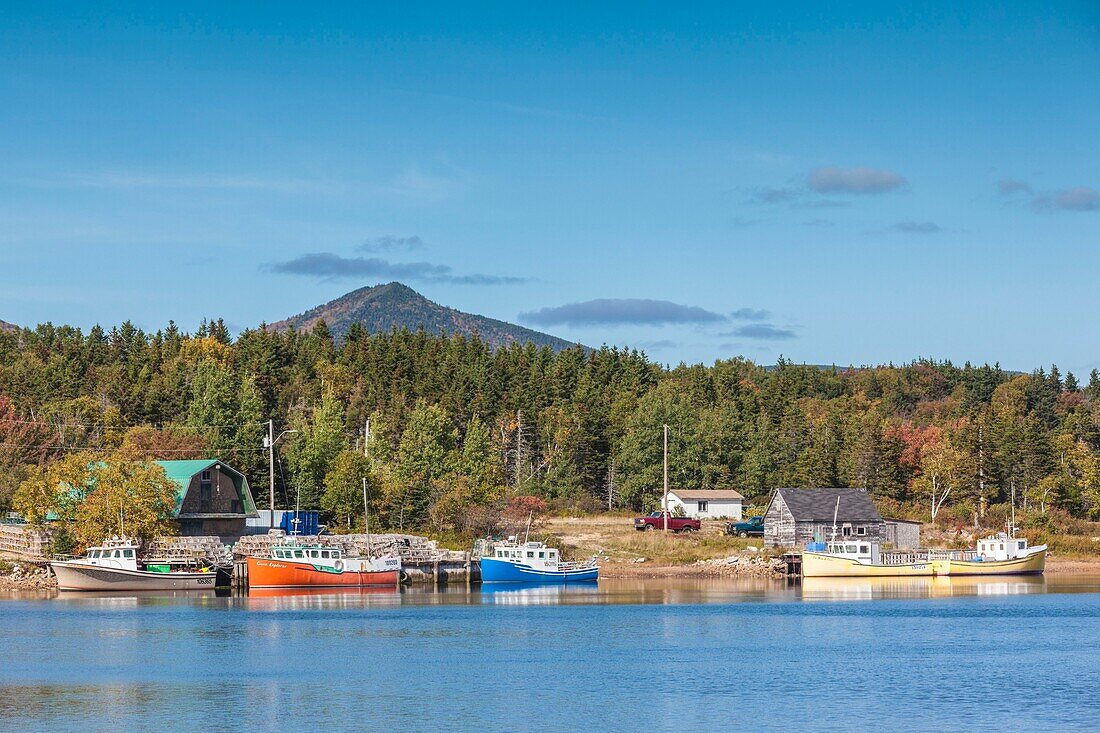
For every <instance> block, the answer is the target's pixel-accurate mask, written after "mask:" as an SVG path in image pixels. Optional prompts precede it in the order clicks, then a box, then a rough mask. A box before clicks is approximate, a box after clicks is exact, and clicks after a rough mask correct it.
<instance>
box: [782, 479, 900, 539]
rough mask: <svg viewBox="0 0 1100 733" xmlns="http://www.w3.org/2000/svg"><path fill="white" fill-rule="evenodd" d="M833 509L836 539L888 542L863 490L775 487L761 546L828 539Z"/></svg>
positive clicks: (830, 532)
mask: <svg viewBox="0 0 1100 733" xmlns="http://www.w3.org/2000/svg"><path fill="white" fill-rule="evenodd" d="M838 498H839V499H840V504H839V508H838V505H837V499H838ZM834 512H835V514H836V536H837V537H838V538H840V537H859V538H861V539H863V538H866V539H870V540H875V541H878V542H880V543H883V544H885V543H886V542H887V536H886V522H885V520H883V518H882V515H881V514H879V512H878V509H876V508H875V505H874V502H872V501H871V497H870V496H868V495H867V492H866V491H865V490H864V489H776V490H775V494H773V495H772V499H771V501H770V502H768V510H767V511H766V512H765V513H764V546H765V547H802V546H803V545H805V544H806V543H807V542H827V541H828V540H829V539H831V538H832V535H833V515H834Z"/></svg>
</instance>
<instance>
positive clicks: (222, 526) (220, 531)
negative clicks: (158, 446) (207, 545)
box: [156, 458, 258, 539]
mask: <svg viewBox="0 0 1100 733" xmlns="http://www.w3.org/2000/svg"><path fill="white" fill-rule="evenodd" d="M156 463H157V465H158V466H160V467H161V468H163V469H164V473H165V474H167V476H168V479H169V480H170V481H172V483H174V484H175V485H176V486H177V487H178V488H177V491H176V518H177V519H178V520H179V524H180V534H182V535H188V536H196V535H202V536H211V535H213V536H218V537H222V538H226V539H236V538H237V537H240V536H241V535H243V534H244V529H245V520H246V519H248V518H250V517H256V516H258V515H257V513H256V502H255V501H253V499H252V491H251V490H250V489H249V488H248V479H247V478H245V475H244V474H243V473H241V472H240V471H238V470H236V469H235V468H233V467H231V466H227V465H226V464H225V463H223V462H222V461H219V460H217V459H212V458H211V459H200V460H191V461H157V462H156Z"/></svg>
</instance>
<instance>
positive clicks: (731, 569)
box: [0, 556, 1100, 592]
mask: <svg viewBox="0 0 1100 733" xmlns="http://www.w3.org/2000/svg"><path fill="white" fill-rule="evenodd" d="M31 567H34V566H31ZM778 567H779V566H778V565H777V561H773V560H770V559H768V558H764V557H758V556H748V557H745V556H731V557H729V558H719V559H714V560H701V561H699V562H694V563H685V564H679V565H674V564H668V563H662V564H657V563H654V564H650V563H637V562H609V563H606V564H604V565H602V566H601V568H600V577H601V578H606V579H608V580H646V579H653V580H657V579H662V578H696V579H708V578H760V579H773V580H782V579H784V578H787V577H788V576H787V575H786V574H785V573H783V572H780V570H779V569H778ZM1044 574H1045V575H1057V576H1072V575H1100V557H1048V558H1047V563H1046V570H1045V572H1044ZM795 577H797V576H795ZM56 588H57V578H55V577H54V576H53V575H51V574H49V572H48V571H47V570H46V569H45V568H41V569H39V568H35V569H34V570H31V571H27V570H23V571H22V572H16V573H12V574H4V575H0V592H5V591H39V590H41V591H49V590H55V589H56Z"/></svg>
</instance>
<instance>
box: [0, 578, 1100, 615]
mask: <svg viewBox="0 0 1100 733" xmlns="http://www.w3.org/2000/svg"><path fill="white" fill-rule="evenodd" d="M1097 592H1100V576H1096V575H1051V576H1046V577H1044V576H1041V575H1039V576H1035V575H1018V576H1010V575H1004V576H991V577H974V576H960V577H928V578H924V577H920V578H805V579H802V580H801V581H800V580H798V579H790V580H785V579H778V580H777V579H765V578H656V579H655V578H645V579H615V578H610V579H604V580H601V581H600V582H599V584H598V585H597V584H594V583H593V584H588V583H585V584H577V585H532V584H526V583H487V584H485V585H477V584H474V585H473V586H469V587H467V586H466V585H465V584H462V585H442V586H440V587H438V588H435V587H433V586H425V585H414V586H405V587H402V588H400V589H398V588H393V587H375V588H293V589H292V588H268V589H254V590H252V591H251V592H248V593H245V594H240V593H237V594H233V595H230V596H225V595H223V594H217V593H215V592H214V591H198V592H195V591H186V592H185V591H141V592H138V591H129V592H124V593H107V592H95V593H84V592H81V593H75V592H62V593H58V592H57V591H53V592H45V593H44V592H32V593H7V594H4V595H0V599H3V598H8V599H11V600H23V601H46V600H57V601H62V602H65V603H71V604H80V605H87V606H93V607H97V608H100V609H103V610H119V611H123V610H127V609H132V608H138V607H149V606H170V605H180V604H184V605H190V606H198V607H210V608H232V609H241V610H253V611H300V610H326V609H342V608H379V609H382V608H392V607H398V606H591V605H623V604H625V605H669V606H672V605H698V604H708V605H709V604H734V603H759V602H791V601H871V600H884V599H901V598H904V599H922V598H950V597H968V596H970V597H973V596H1008V595H1027V594H1034V593H1097Z"/></svg>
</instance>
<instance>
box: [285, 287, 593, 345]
mask: <svg viewBox="0 0 1100 733" xmlns="http://www.w3.org/2000/svg"><path fill="white" fill-rule="evenodd" d="M321 320H324V322H325V325H326V326H328V329H329V331H330V332H331V333H332V335H333V337H334V338H336V339H338V340H339V339H342V338H343V337H344V336H345V335H347V332H348V329H350V328H351V326H352V324H353V323H359V324H361V325H362V326H363V328H365V329H366V330H367V331H368V332H369V333H388V332H389V331H390V330H391V329H392V328H393V327H395V326H396V327H397V328H399V329H401V328H407V329H409V330H410V331H416V330H419V329H421V328H423V329H424V330H425V331H427V332H428V333H432V334H436V333H439V332H440V331H442V332H443V333H446V334H447V335H453V334H456V333H460V334H464V335H466V336H472V335H473V334H474V333H477V335H478V338H480V339H481V340H482V341H484V342H485V343H487V344H488V345H489V346H491V347H493V348H500V347H502V346H509V345H511V344H513V343H521V344H522V343H527V342H531V343H533V344H535V345H536V346H549V347H550V348H552V349H553V350H554V351H561V350H563V349H568V348H571V347H573V346H577V344H576V343H573V342H570V341H566V340H565V339H560V338H558V337H557V336H551V335H549V334H546V333H541V332H539V331H534V330H532V329H530V328H524V327H523V326H517V325H515V324H513V323H507V322H506V321H498V320H497V319H495V318H486V317H485V316H478V315H474V314H472V313H463V312H462V311H458V310H455V309H454V308H448V307H446V306H442V305H439V304H438V303H434V302H432V301H430V300H428V299H427V298H425V297H424V296H423V295H421V294H420V293H418V292H416V291H415V290H413V289H412V288H410V287H409V286H407V285H404V284H402V283H399V282H392V283H388V284H386V285H375V286H374V287H366V288H359V289H358V290H353V291H352V292H350V293H348V294H347V295H343V296H341V297H339V298H337V299H336V300H333V301H329V302H328V303H325V304H324V305H319V306H317V307H316V308H311V309H310V310H308V311H306V312H305V313H300V314H298V315H296V316H291V317H290V318H287V319H285V320H282V321H278V322H276V323H271V324H268V328H271V329H273V330H276V331H281V330H286V329H288V328H290V327H291V326H293V327H294V328H296V329H298V330H300V331H302V330H309V329H311V328H313V326H315V325H316V324H317V322H318V321H321Z"/></svg>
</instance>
